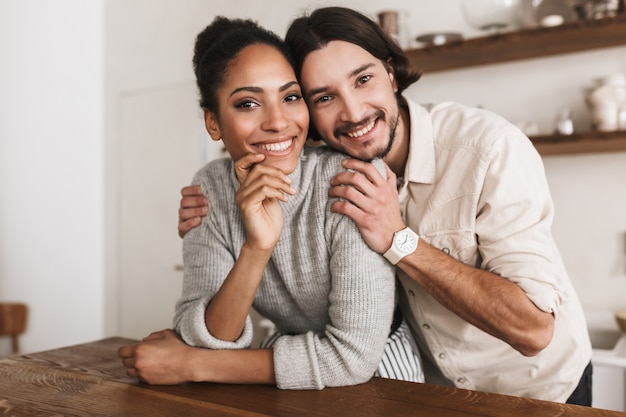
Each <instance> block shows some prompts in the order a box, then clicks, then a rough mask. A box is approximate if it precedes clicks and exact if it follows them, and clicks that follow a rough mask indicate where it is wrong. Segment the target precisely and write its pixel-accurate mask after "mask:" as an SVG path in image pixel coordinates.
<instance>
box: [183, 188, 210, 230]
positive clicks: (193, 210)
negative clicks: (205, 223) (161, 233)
mask: <svg viewBox="0 0 626 417" xmlns="http://www.w3.org/2000/svg"><path fill="white" fill-rule="evenodd" d="M180 193H181V195H182V198H181V199H180V208H179V209H178V235H179V236H180V237H181V238H183V237H184V236H185V234H187V232H188V231H190V230H191V229H193V228H194V227H196V226H198V225H200V223H201V222H202V218H203V217H204V216H206V214H207V213H208V212H209V201H208V200H207V199H206V197H205V196H204V195H202V190H201V189H200V186H199V185H189V186H187V187H184V188H183V189H181V190H180Z"/></svg>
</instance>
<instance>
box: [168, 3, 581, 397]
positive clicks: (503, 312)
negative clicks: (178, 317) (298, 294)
mask: <svg viewBox="0 0 626 417" xmlns="http://www.w3.org/2000/svg"><path fill="white" fill-rule="evenodd" d="M286 41H287V44H288V46H289V48H290V49H291V51H292V53H293V55H294V58H295V61H296V71H297V73H298V74H299V76H300V81H301V84H302V87H303V92H304V95H305V99H306V101H307V104H308V105H309V110H310V113H311V117H312V121H313V122H314V125H315V128H316V133H317V134H318V135H319V137H321V138H322V139H323V140H324V141H325V142H326V144H328V145H329V146H331V147H333V148H335V149H337V150H339V151H341V152H344V153H346V154H348V155H350V156H352V157H354V158H357V159H348V160H346V161H345V164H344V167H346V168H349V169H351V170H352V172H348V173H342V174H339V175H338V176H337V177H335V178H334V180H333V182H332V185H333V188H332V190H331V195H333V196H335V197H341V198H342V199H343V201H342V202H337V203H335V204H334V205H333V207H332V209H333V210H334V211H336V212H339V213H342V214H345V215H347V216H349V217H350V218H351V219H353V220H354V222H355V223H356V224H357V226H358V228H359V230H360V232H361V234H362V235H363V237H364V239H365V240H366V242H367V244H368V245H369V246H370V247H371V248H372V249H373V250H375V251H377V252H379V253H382V254H384V255H385V257H386V258H387V259H388V260H389V261H390V262H391V263H392V264H394V265H396V266H397V273H398V276H399V279H400V281H401V282H402V285H403V289H404V291H403V300H402V303H403V311H404V314H405V316H406V318H407V320H408V321H409V323H410V325H411V328H412V330H413V332H414V334H415V336H416V339H417V340H418V342H419V344H420V349H421V350H422V358H423V361H424V368H425V373H426V381H427V382H430V383H441V384H447V385H455V386H457V387H460V388H467V389H474V390H480V391H491V392H498V393H502V394H510V395H518V396H525V397H532V398H539V399H545V400H551V401H559V402H569V403H575V404H581V405H591V363H590V359H591V344H590V342H589V337H588V334H587V330H586V328H585V326H584V323H585V319H584V315H583V311H582V307H581V305H580V302H579V300H578V298H577V295H576V293H575V291H574V288H573V286H572V284H571V281H570V279H569V278H568V276H567V273H566V271H565V269H564V267H563V265H562V261H561V259H560V255H559V253H558V250H557V248H556V245H555V243H554V240H553V238H552V235H551V231H550V229H551V224H552V218H553V212H554V208H553V204H552V201H551V197H550V193H549V190H548V185H547V181H546V179H545V174H544V171H543V165H542V162H541V158H540V157H539V155H538V153H537V152H536V151H535V150H534V148H533V146H532V144H531V143H530V141H529V140H528V138H526V137H525V136H524V135H523V134H522V133H521V132H520V131H519V130H518V129H517V128H515V127H514V126H512V125H511V124H510V123H508V122H507V121H505V120H504V119H502V118H500V117H498V116H496V115H494V114H492V113H489V112H486V111H484V110H480V109H473V108H467V107H464V106H461V105H459V104H455V103H443V104H439V105H428V106H420V105H417V104H416V103H415V102H413V101H412V100H410V99H408V98H406V97H404V96H402V94H401V93H402V91H403V90H404V89H405V88H406V87H408V86H409V85H410V84H411V83H412V82H414V81H416V80H417V78H418V76H417V75H416V74H414V73H411V71H410V70H409V69H408V60H407V59H406V56H405V55H404V54H403V52H402V51H401V50H400V49H399V48H398V46H397V45H395V44H394V43H393V41H391V40H390V39H389V38H388V37H386V36H385V35H384V33H383V32H382V31H381V30H380V29H379V28H378V26H377V25H376V23H374V22H373V21H372V20H370V19H368V18H367V17H365V16H363V15H361V14H359V13H358V12H355V11H352V10H350V9H344V8H337V7H330V8H321V9H317V10H316V11H314V12H313V13H312V14H311V15H310V16H307V17H302V18H298V19H296V20H295V21H294V22H293V23H292V25H291V26H290V28H289V30H288V32H287V36H286ZM375 157H383V158H384V160H385V162H386V163H387V165H388V167H389V171H390V172H388V174H389V175H388V179H387V180H384V179H383V177H382V176H381V175H380V174H379V173H378V172H377V171H376V170H375V169H374V168H373V167H372V166H370V164H369V163H368V162H367V161H369V160H371V159H373V158H375ZM396 178H397V179H398V181H397V183H396ZM397 187H398V188H397ZM189 194H192V196H190V197H185V195H189ZM194 194H195V192H194V189H184V190H183V200H182V202H181V210H180V214H179V215H180V218H181V221H182V222H181V223H180V224H179V233H180V234H181V235H183V234H184V233H185V232H186V230H188V228H190V226H192V225H193V224H194V223H198V222H199V220H198V219H197V218H196V219H193V217H194V216H196V215H198V210H197V209H194V206H195V205H197V204H198V203H199V201H198V200H199V197H198V196H197V195H196V196H193V195H194ZM199 210H205V209H204V208H203V209H199Z"/></svg>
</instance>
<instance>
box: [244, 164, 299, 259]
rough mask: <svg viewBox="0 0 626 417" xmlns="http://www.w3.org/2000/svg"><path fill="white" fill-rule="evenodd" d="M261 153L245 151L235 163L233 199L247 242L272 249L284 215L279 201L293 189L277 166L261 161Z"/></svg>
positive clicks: (256, 247)
mask: <svg viewBox="0 0 626 417" xmlns="http://www.w3.org/2000/svg"><path fill="white" fill-rule="evenodd" d="M264 159H265V156H264V155H262V154H247V155H245V156H244V157H242V158H241V159H239V160H237V161H236V162H235V173H236V174H237V178H238V179H239V182H240V183H241V186H240V187H239V190H237V193H236V201H237V205H238V206H239V209H240V210H241V215H242V217H243V222H244V225H245V227H246V232H247V235H248V241H247V243H248V245H250V246H251V247H252V248H255V249H260V250H273V249H274V247H275V246H276V243H278V239H279V237H280V234H281V232H282V230H283V225H284V217H283V211H282V208H281V207H280V203H279V202H280V201H282V202H286V201H287V198H288V197H287V196H288V195H294V194H295V193H296V190H294V189H293V188H292V187H291V180H290V179H289V177H288V176H287V175H285V174H284V173H283V172H282V171H281V170H280V169H278V168H274V167H271V166H268V165H265V164H263V163H262V161H263V160H264Z"/></svg>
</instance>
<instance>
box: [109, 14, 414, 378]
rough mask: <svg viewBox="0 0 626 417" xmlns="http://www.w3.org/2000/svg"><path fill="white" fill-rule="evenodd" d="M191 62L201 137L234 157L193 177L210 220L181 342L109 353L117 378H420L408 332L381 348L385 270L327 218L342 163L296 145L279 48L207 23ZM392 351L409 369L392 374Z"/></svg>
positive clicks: (357, 239)
mask: <svg viewBox="0 0 626 417" xmlns="http://www.w3.org/2000/svg"><path fill="white" fill-rule="evenodd" d="M193 62H194V70H195V74H196V79H197V83H198V87H199V90H200V96H201V106H202V108H203V109H204V114H205V124H206V127H207V130H208V132H209V134H210V135H211V137H212V138H213V139H214V140H222V141H223V143H224V145H225V147H226V149H227V150H228V152H229V154H230V155H231V157H232V159H222V160H217V161H213V162H211V163H209V164H208V165H207V166H205V167H204V168H203V169H202V170H200V171H199V172H198V173H197V174H196V176H195V179H194V182H195V183H198V184H200V185H201V187H202V190H203V192H204V193H205V195H206V196H207V197H208V198H209V200H210V201H211V210H210V212H209V214H208V215H207V216H206V217H205V218H204V219H203V221H202V225H201V227H197V228H196V229H194V230H193V231H191V232H189V233H188V234H187V235H186V236H185V240H184V243H183V255H184V263H185V277H184V286H183V294H182V297H181V298H180V299H179V301H178V302H177V304H176V315H175V318H174V327H175V330H176V332H177V333H178V334H180V337H181V338H182V340H184V342H186V344H185V343H183V342H182V341H181V340H180V339H179V338H178V337H177V335H176V334H175V333H174V332H172V331H168V330H166V331H163V332H158V333H154V334H152V335H150V336H148V337H147V338H146V339H144V341H143V342H142V343H140V344H137V345H131V346H126V347H122V348H120V350H119V355H120V356H121V357H122V358H123V363H124V365H125V366H126V367H127V371H128V374H129V375H131V376H136V377H139V378H141V379H143V380H145V381H146V382H149V383H156V384H175V383H181V382H185V381H210V382H230V383H269V384H276V385H277V386H278V387H279V388H285V389H321V388H323V387H326V386H342V385H351V384H358V383H362V382H365V381H367V380H369V379H370V377H371V376H372V375H373V374H374V373H375V372H378V374H380V375H382V376H392V377H397V378H402V379H406V380H411V381H420V380H423V379H422V376H421V369H420V367H419V364H418V361H417V357H416V356H415V354H414V353H413V351H412V350H411V349H410V344H411V341H410V340H409V339H408V338H409V337H410V336H409V332H408V329H406V327H400V328H394V332H393V335H392V336H393V341H391V342H390V343H389V344H387V336H388V334H389V332H390V328H391V326H392V316H393V311H394V305H395V304H394V301H395V300H394V296H395V287H394V279H395V278H394V269H393V267H392V266H391V265H390V264H389V263H387V262H386V261H385V260H384V258H382V257H381V256H380V255H378V254H376V253H375V252H373V251H371V250H370V249H369V248H368V247H367V245H366V244H365V243H364V241H363V240H362V238H361V235H360V234H359V232H358V230H357V229H356V226H355V225H354V223H353V222H352V221H351V220H350V219H349V218H348V217H345V216H342V215H338V214H336V213H331V212H330V209H329V207H330V203H331V202H332V200H331V199H329V197H328V188H329V184H330V179H331V178H332V177H333V176H334V175H335V174H337V173H338V172H339V171H340V170H341V169H342V168H341V160H342V159H343V157H342V156H341V155H338V154H336V153H333V152H326V151H325V150H323V149H315V148H308V147H305V146H304V144H305V141H306V138H307V133H308V128H309V117H308V110H307V107H306V104H305V102H304V100H303V98H302V94H301V91H300V86H299V84H298V82H297V79H296V76H295V73H294V70H293V67H292V65H291V63H290V61H289V59H288V53H287V50H286V48H285V47H284V45H283V42H282V41H281V40H280V38H278V37H277V36H276V35H274V34H272V33H270V32H268V31H266V30H264V29H262V28H260V27H258V26H257V25H256V24H255V23H253V22H251V21H246V20H229V19H226V18H222V17H218V18H216V19H215V21H214V22H213V23H212V24H211V25H209V26H208V27H207V28H206V29H205V30H204V31H203V32H201V33H200V34H199V35H198V38H197V40H196V46H195V53H194V60H193ZM233 161H234V162H233ZM378 168H379V169H380V170H381V172H384V167H383V165H382V163H379V164H378ZM253 307H254V308H255V309H256V310H257V311H258V312H259V313H260V314H262V315H263V316H265V317H267V318H268V319H270V320H271V321H272V322H274V324H275V325H276V327H277V329H278V333H277V334H276V335H275V336H274V337H272V340H271V343H270V344H271V346H270V347H267V348H262V349H247V348H248V347H249V346H250V344H251V341H252V324H251V321H250V317H249V313H250V309H251V308H253ZM390 340H391V339H390ZM392 343H393V344H394V347H392V346H391V344H392ZM188 345H191V346H192V347H190V346H188ZM386 345H387V346H388V349H386ZM398 346H399V347H401V348H403V350H404V351H405V352H407V353H408V355H407V357H406V358H404V359H406V360H408V361H409V363H407V364H400V365H399V366H400V367H401V368H403V369H397V370H395V371H394V370H390V369H389V364H390V362H389V358H390V357H391V356H393V355H392V354H391V353H390V352H391V350H392V349H395V348H396V347H398ZM201 348H204V349H201ZM207 348H208V349H207ZM385 351H387V352H388V353H389V354H385V355H383V354H384V352H385ZM383 356H384V359H383V362H381V357H383ZM379 364H380V366H379ZM377 369H378V371H377Z"/></svg>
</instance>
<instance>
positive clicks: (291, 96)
mask: <svg viewBox="0 0 626 417" xmlns="http://www.w3.org/2000/svg"><path fill="white" fill-rule="evenodd" d="M298 100H302V95H300V94H296V93H293V94H289V95H288V96H287V97H285V101H298Z"/></svg>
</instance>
